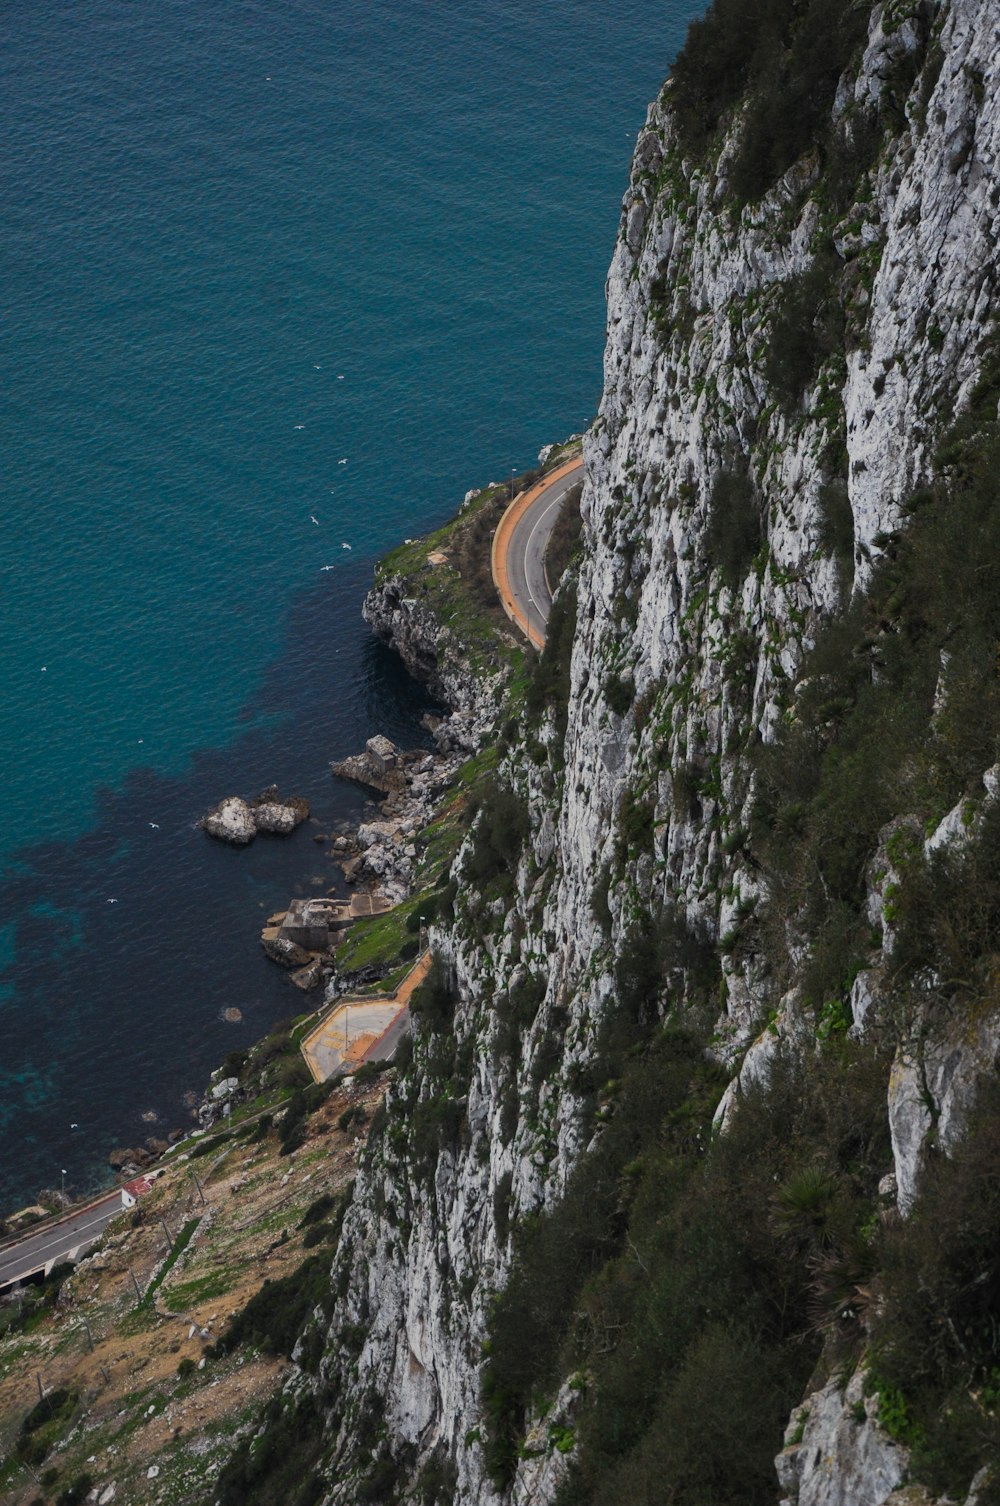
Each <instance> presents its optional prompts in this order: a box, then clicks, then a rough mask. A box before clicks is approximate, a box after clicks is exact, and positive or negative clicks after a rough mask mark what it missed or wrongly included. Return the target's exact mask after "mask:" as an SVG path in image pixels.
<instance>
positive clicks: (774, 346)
mask: <svg viewBox="0 0 1000 1506" xmlns="http://www.w3.org/2000/svg"><path fill="white" fill-rule="evenodd" d="M839 270H840V261H839V259H838V257H837V254H836V252H835V251H834V249H833V247H832V246H829V247H827V248H826V249H825V250H823V251H821V252H820V253H819V254H818V255H817V256H816V257H815V258H814V259H813V262H812V264H811V265H810V266H809V268H808V269H807V270H806V271H805V272H802V273H801V274H800V275H799V276H797V277H792V278H790V279H789V281H788V282H786V283H785V284H784V285H783V287H782V289H781V296H780V299H779V302H778V305H777V309H776V311H775V314H774V317H773V318H772V321H771V339H770V344H769V346H768V351H767V358H766V360H765V363H764V371H765V375H766V376H767V379H768V381H769V382H770V384H771V386H772V387H773V388H774V390H775V392H776V393H777V394H778V396H779V398H780V399H781V401H782V403H783V404H784V405H785V407H786V408H789V409H791V408H795V407H796V406H797V405H798V404H799V402H800V401H801V399H802V394H803V393H804V392H805V390H806V388H807V387H809V386H811V385H812V383H813V382H814V381H815V379H816V376H817V374H818V372H819V369H820V367H821V365H822V364H823V362H824V361H825V360H826V359H827V357H828V356H831V355H835V354H837V353H839V352H842V351H843V348H844V330H845V319H844V310H843V305H842V303H841V299H840V293H839V284H838V274H839Z"/></svg>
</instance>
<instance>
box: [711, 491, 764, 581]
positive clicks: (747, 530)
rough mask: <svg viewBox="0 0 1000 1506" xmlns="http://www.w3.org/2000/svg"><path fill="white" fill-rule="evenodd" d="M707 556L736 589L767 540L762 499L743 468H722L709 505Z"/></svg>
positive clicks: (725, 579)
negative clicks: (733, 469) (764, 530)
mask: <svg viewBox="0 0 1000 1506" xmlns="http://www.w3.org/2000/svg"><path fill="white" fill-rule="evenodd" d="M704 538H705V557H706V559H707V561H708V563H709V565H710V567H711V568H712V569H714V570H718V572H719V574H720V576H721V577H722V580H723V581H724V582H725V584H726V585H727V586H729V587H730V589H731V590H734V591H735V590H736V589H737V588H738V587H739V586H741V585H742V584H743V581H744V579H745V577H746V575H747V572H748V571H749V569H750V566H751V564H752V563H753V560H754V556H755V555H756V554H757V552H758V550H759V549H760V546H761V544H762V543H763V541H764V532H763V527H762V522H761V510H760V501H759V499H758V498H757V495H756V492H755V490H754V486H753V483H752V481H751V480H750V478H749V476H748V475H747V474H746V473H745V472H744V471H722V472H721V474H720V475H719V476H718V478H717V480H716V482H715V485H714V487H713V488H712V496H711V499H710V501H709V504H708V519H707V522H706V525H705V534H704Z"/></svg>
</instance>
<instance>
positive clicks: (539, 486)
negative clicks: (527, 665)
mask: <svg viewBox="0 0 1000 1506" xmlns="http://www.w3.org/2000/svg"><path fill="white" fill-rule="evenodd" d="M582 468H583V456H582V455H576V456H574V458H573V459H572V460H567V461H565V462H564V463H563V464H562V465H559V466H557V467H556V469H555V470H554V471H549V473H548V475H547V476H543V478H542V480H541V481H537V482H536V483H535V485H534V486H532V487H529V489H528V490H527V491H526V492H521V493H520V495H519V496H517V497H515V498H514V500H513V502H512V503H511V504H510V506H509V507H508V508H507V510H506V512H505V513H504V515H503V517H502V518H501V519H500V522H499V523H498V524H497V529H496V533H495V534H494V535H493V546H492V549H491V550H490V565H491V568H492V571H493V583H494V585H495V586H496V588H497V592H498V594H499V597H500V604H501V606H502V607H503V609H504V611H505V612H506V613H507V616H508V617H509V618H510V620H511V622H513V623H514V625H515V627H518V628H520V629H521V632H522V633H523V634H524V636H525V637H526V638H527V639H528V642H529V643H531V644H533V645H534V647H535V648H537V649H541V648H543V647H544V646H545V638H544V637H543V635H542V634H541V633H539V632H538V631H537V630H536V629H535V628H533V627H532V626H531V623H530V622H529V621H528V619H527V617H526V616H525V615H524V613H523V612H522V611H521V608H520V607H519V606H518V604H517V600H516V598H515V596H514V593H513V592H512V590H511V588H510V578H509V576H508V573H507V551H508V549H509V548H510V541H511V538H512V537H513V533H514V529H515V528H516V527H517V525H518V523H520V521H521V519H522V518H523V517H524V515H525V513H526V512H527V511H528V509H529V508H530V507H533V506H534V504H535V503H536V502H537V501H538V499H539V497H541V496H542V495H543V493H545V492H547V491H548V489H549V487H550V486H552V485H553V483H554V482H556V481H561V480H562V478H563V477H564V476H568V475H569V474H570V473H571V472H572V471H575V470H578V469H582Z"/></svg>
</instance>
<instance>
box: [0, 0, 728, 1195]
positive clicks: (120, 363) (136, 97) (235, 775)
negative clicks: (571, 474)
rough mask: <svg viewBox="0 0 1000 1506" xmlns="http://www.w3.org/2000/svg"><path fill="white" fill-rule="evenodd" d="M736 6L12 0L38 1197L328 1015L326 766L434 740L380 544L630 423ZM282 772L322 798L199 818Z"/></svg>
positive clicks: (0, 914) (10, 149)
mask: <svg viewBox="0 0 1000 1506" xmlns="http://www.w3.org/2000/svg"><path fill="white" fill-rule="evenodd" d="M701 8H702V7H701V6H700V5H699V4H698V3H697V0H658V3H655V0H601V3H597V0H553V3H549V4H547V5H539V4H537V3H529V0H488V3H486V0H464V3H462V4H457V3H449V0H437V3H433V4H431V3H427V0H339V3H337V0H324V3H322V4H321V3H318V0H290V3H287V4H269V5H265V4H262V3H254V0H248V3H243V4H239V5H237V4H235V3H233V0H229V3H222V0H158V3H156V4H155V5H154V4H151V3H145V0H127V3H126V0H90V3H88V4H86V5H82V4H80V3H78V0H74V3H68V0H66V3H53V0H34V3H32V4H30V5H27V4H25V5H19V6H9V7H7V8H6V12H5V17H4V20H3V22H2V23H0V28H2V47H0V75H2V78H0V84H2V97H3V100H4V104H3V107H2V108H3V111H4V140H5V153H4V156H5V168H4V189H5V192H4V214H3V229H2V232H0V234H2V244H3V249H4V270H3V289H4V304H5V312H4V317H3V320H2V324H0V359H2V363H3V364H2V369H3V397H4V407H3V419H2V467H3V469H2V475H0V523H2V550H0V577H2V579H0V654H2V670H3V687H2V703H0V704H2V712H0V716H2V721H0V791H2V820H0V862H2V873H0V1208H2V1207H4V1206H7V1207H9V1206H10V1205H11V1204H12V1203H13V1202H15V1201H17V1200H22V1199H24V1198H25V1197H27V1196H29V1195H30V1194H32V1193H33V1192H34V1191H35V1190H36V1189H37V1188H39V1187H40V1186H43V1185H48V1186H53V1185H55V1186H58V1185H59V1181H60V1175H61V1171H62V1169H63V1168H65V1169H66V1174H67V1184H68V1185H69V1186H71V1187H72V1188H74V1189H75V1190H78V1191H80V1190H84V1189H86V1188H88V1187H90V1186H92V1185H94V1184H95V1183H96V1182H97V1181H99V1180H100V1179H101V1178H102V1177H105V1176H106V1175H107V1165H106V1158H107V1153H108V1151H109V1149H110V1148H111V1147H112V1146H114V1145H116V1144H135V1143H138V1142H141V1140H142V1139H143V1138H144V1137H145V1136H146V1135H149V1134H151V1133H152V1134H157V1133H159V1134H163V1133H164V1132H165V1131H166V1130H167V1129H169V1128H171V1127H173V1126H175V1125H176V1126H181V1125H184V1124H186V1123H189V1122H190V1120H189V1110H188V1108H187V1107H185V1101H184V1100H185V1095H190V1094H198V1093H200V1091H201V1090H202V1089H203V1087H204V1084H205V1081H206V1077H207V1074H208V1072H209V1071H210V1069H211V1068H212V1067H213V1066H215V1065H217V1064H218V1063H219V1062H220V1061H221V1060H222V1058H223V1057H224V1056H225V1054H226V1053H227V1052H228V1051H230V1050H232V1049H234V1048H235V1047H238V1046H242V1045H245V1044H247V1043H249V1042H250V1041H251V1040H253V1039H255V1038H257V1037H259V1036H260V1035H261V1034H262V1033H263V1032H264V1031H265V1030H266V1029H267V1028H268V1027H269V1026H270V1025H271V1024H272V1023H274V1022H275V1021H276V1020H278V1019H280V1018H283V1017H286V1016H288V1015H289V1014H291V1013H293V1012H294V1011H296V1010H297V1009H300V1008H301V995H299V994H297V993H296V992H295V991H294V990H293V989H292V988H291V986H290V984H289V983H288V981H287V978H286V977H285V976H284V975H283V974H282V973H280V972H279V971H278V970H277V969H276V968H273V967H272V966H271V965H270V964H268V963H267V962H266V961H265V960H264V958H263V955H262V954H261V952H260V950H259V945H258V935H259V929H260V925H261V922H262V919H263V918H264V917H265V916H266V915H267V914H269V913H270V912H271V911H272V910H274V909H277V908H280V907H283V905H284V904H285V903H286V902H287V900H288V898H289V897H290V895H291V894H293V893H304V892H311V891H312V890H314V889H317V888H324V889H325V888H327V887H330V886H331V885H333V884H335V883H336V881H337V874H336V872H335V870H334V869H333V868H332V865H330V863H329V861H328V860H327V859H326V858H324V857H323V855H322V853H323V849H322V848H321V847H319V846H318V845H316V844H314V843H313V841H312V840H311V837H312V834H313V833H314V832H315V831H317V830H329V829H330V827H331V825H333V824H334V823H336V822H339V821H343V820H349V819H351V818H356V817H357V816H358V815H359V814H360V812H361V810H362V807H363V804H364V798H363V796H362V795H361V793H360V792H358V791H354V790H352V789H351V788H349V787H347V786H343V785H339V784H336V783H334V781H333V780H331V778H330V777H329V774H328V770H327V766H328V762H329V760H330V759H331V758H334V757H339V756H343V755H344V754H346V753H348V752H351V751H354V750H356V749H357V748H358V747H359V746H360V744H361V743H362V742H363V740H364V738H365V737H367V736H370V735H371V734H372V732H374V731H377V730H378V731H386V732H387V733H388V734H389V735H390V736H392V737H394V738H396V739H397V740H401V741H402V742H403V743H409V744H411V745H412V744H414V743H415V742H417V741H418V739H420V737H421V736H422V734H421V733H420V730H419V727H418V718H419V716H420V714H421V712H422V711H423V710H424V709H425V705H426V703H425V702H424V700H423V699H422V697H421V694H420V692H419V691H418V690H417V689H416V688H415V687H414V686H412V685H411V684H410V683H409V682H408V681H407V680H406V677H405V676H404V675H403V674H402V673H401V672H400V671H399V669H398V667H397V666H396V665H395V663H394V662H393V660H392V659H391V656H389V655H388V654H386V653H384V651H382V650H380V649H379V648H378V647H377V646H376V645H375V644H374V643H373V642H372V641H371V639H370V637H369V635H368V632H367V629H366V628H365V626H364V624H363V623H362V622H361V619H360V616H359V609H360V605H361V600H362V597H363V595H364V592H365V590H366V588H367V585H368V583H369V581H370V579H371V571H372V564H373V561H374V560H375V558H376V557H377V556H378V555H379V554H380V553H381V552H383V551H384V550H385V549H387V548H388V547H391V546H392V545H393V544H394V543H396V542H397V541H398V540H399V539H400V538H401V537H402V536H404V535H408V534H414V533H417V532H420V531H423V530H425V529H427V528H429V527H431V526H432V525H434V524H436V523H438V522H440V521H441V520H442V519H443V518H444V517H445V516H446V515H447V514H449V513H450V512H451V511H453V510H454V508H455V507H456V505H457V503H458V502H459V501H460V499H461V497H462V495H463V493H464V492H465V491H466V490H467V489H468V487H469V486H471V485H474V484H479V483H482V482H485V481H488V480H490V479H494V478H499V477H502V476H506V475H508V474H509V473H510V471H511V469H512V468H513V467H516V468H518V469H523V468H524V467H526V466H528V465H530V464H531V463H532V461H533V460H534V457H535V455H536V453H537V451H538V449H539V447H540V446H541V445H542V444H544V443H546V442H547V441H549V440H553V439H558V438H561V437H564V436H565V435H567V434H568V433H570V432H572V431H573V430H577V429H580V428H582V427H583V426H584V425H586V424H587V423H588V421H589V420H590V418H591V417H592V415H593V412H594V408H595V405H596V402H597V399H598V396H599V393H600V381H601V355H602V347H603V331H604V277H605V272H606V268H607V265H608V262H609V260H610V256H611V251H612V248H613V243H614V237H615V234H616V229H617V219H618V202H619V199H620V195H621V192H622V189H623V187H624V185H625V181H626V173H627V167H628V160H629V154H630V150H631V146H632V143H633V142H634V139H635V134H636V131H637V129H638V128H639V126H640V125H641V123H642V119H643V115H644V108H645V102H646V101H647V99H649V98H651V97H652V96H653V95H654V94H655V92H656V91H657V89H658V88H659V86H660V84H661V82H662V79H663V77H664V75H665V73H666V70H667V68H668V66H669V63H670V60H671V58H672V56H673V54H674V52H675V50H676V48H677V46H678V45H679V43H680V41H681V40H682V38H683V32H684V29H685V27H686V25H687V22H688V20H689V19H690V18H691V16H692V15H694V14H695V13H696V12H697V11H699V10H700V9H701ZM345 545H349V546H350V547H349V548H345ZM323 566H332V567H333V568H332V569H327V570H323V569H322V567H323ZM271 782H277V783H278V784H279V785H280V786H281V788H282V789H283V790H285V791H286V792H288V793H297V794H304V795H306V796H308V797H309V799H310V800H311V801H312V802H313V808H314V812H315V814H316V816H317V818H318V821H319V826H318V827H317V826H312V827H306V828H303V829H302V830H301V831H300V833H299V834H298V835H297V836H296V837H295V838H292V839H290V840H289V841H287V842H284V843H282V842H279V841H266V840H259V841H258V842H257V843H256V844H255V845H254V846H253V847H252V848H250V849H249V850H247V851H244V852H235V851H231V850H229V849H225V848H221V847H219V846H217V845H215V844H213V843H211V842H209V841H208V840H207V839H206V838H205V837H204V836H203V835H202V834H201V833H200V832H199V831H197V830H196V829H194V826H193V823H194V822H195V821H196V820H197V818H198V817H199V816H200V815H201V814H202V813H203V812H204V811H205V810H206V809H207V808H208V807H209V806H210V805H211V804H213V803H214V802H215V800H217V799H218V798H219V797H220V796H222V795H224V794H228V793H233V792H236V791H240V792H243V793H246V794H251V795H252V794H254V793H256V792H257V791H258V790H259V789H261V788H262V787H263V786H264V785H266V784H269V783H271ZM227 1008H230V1009H231V1008H236V1009H239V1010H240V1011H241V1012H242V1021H241V1022H239V1023H235V1024H232V1023H227V1022H226V1021H225V1020H224V1018H223V1011H224V1010H226V1009H227ZM154 1115H155V1116H156V1118H155V1119H154V1118H153V1117H152V1116H154Z"/></svg>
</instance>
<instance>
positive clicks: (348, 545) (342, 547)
mask: <svg viewBox="0 0 1000 1506" xmlns="http://www.w3.org/2000/svg"><path fill="white" fill-rule="evenodd" d="M340 547H341V549H350V547H351V546H350V544H341V546H340Z"/></svg>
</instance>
